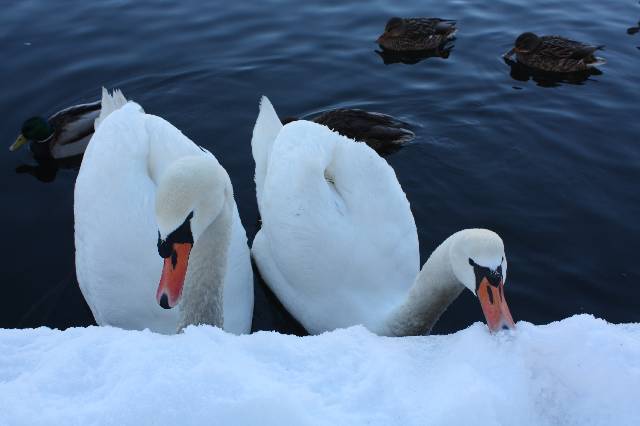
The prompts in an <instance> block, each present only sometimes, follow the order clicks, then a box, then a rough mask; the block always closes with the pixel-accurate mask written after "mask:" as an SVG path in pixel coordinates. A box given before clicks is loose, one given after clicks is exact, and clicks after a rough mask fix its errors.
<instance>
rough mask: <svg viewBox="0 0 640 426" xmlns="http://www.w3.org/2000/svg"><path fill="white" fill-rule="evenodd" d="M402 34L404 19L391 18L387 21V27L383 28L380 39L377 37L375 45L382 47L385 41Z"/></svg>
mask: <svg viewBox="0 0 640 426" xmlns="http://www.w3.org/2000/svg"><path fill="white" fill-rule="evenodd" d="M404 32H405V24H404V19H402V18H398V17H393V18H391V19H389V20H388V21H387V25H386V26H385V27H384V32H383V33H382V35H380V37H378V39H377V40H376V43H378V44H380V45H382V44H384V42H385V41H388V40H390V39H393V38H397V37H400V36H402V35H403V34H404Z"/></svg>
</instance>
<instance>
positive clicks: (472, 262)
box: [469, 258, 478, 268]
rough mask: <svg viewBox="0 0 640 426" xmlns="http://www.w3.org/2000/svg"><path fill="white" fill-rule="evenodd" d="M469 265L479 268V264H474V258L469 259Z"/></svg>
mask: <svg viewBox="0 0 640 426" xmlns="http://www.w3.org/2000/svg"><path fill="white" fill-rule="evenodd" d="M469 265H471V266H473V267H474V268H475V267H476V266H478V264H477V263H476V262H474V261H473V259H472V258H469Z"/></svg>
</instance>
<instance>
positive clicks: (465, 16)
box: [0, 0, 640, 333]
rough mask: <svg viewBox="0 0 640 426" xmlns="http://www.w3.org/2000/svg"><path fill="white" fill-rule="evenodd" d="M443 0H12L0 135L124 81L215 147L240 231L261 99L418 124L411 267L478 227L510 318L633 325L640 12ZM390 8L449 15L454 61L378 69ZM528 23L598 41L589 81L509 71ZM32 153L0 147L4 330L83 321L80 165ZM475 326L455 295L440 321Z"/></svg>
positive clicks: (4, 43) (412, 168)
mask: <svg viewBox="0 0 640 426" xmlns="http://www.w3.org/2000/svg"><path fill="white" fill-rule="evenodd" d="M443 3H444V2H437V1H417V0H414V1H409V2H403V5H402V6H399V5H397V4H395V2H385V1H377V2H370V1H360V2H345V1H326V2H322V3H318V4H310V3H306V2H305V3H303V2H297V1H263V2H201V1H197V0H185V1H181V2H158V1H135V2H134V1H130V0H108V1H103V2H95V3H94V2H75V1H56V2H50V1H45V0H40V1H9V2H5V4H4V7H3V13H2V15H1V16H0V49H1V51H2V57H3V64H2V66H0V81H2V87H3V90H2V95H3V96H2V97H1V98H0V111H1V112H2V120H1V122H0V136H1V138H0V140H1V141H4V142H3V143H4V144H5V145H6V146H7V147H8V146H9V144H10V143H11V142H12V141H13V140H14V139H15V136H16V135H17V132H18V130H19V128H20V125H21V122H22V121H23V120H24V119H25V118H27V117H28V116H31V115H34V114H50V113H52V112H54V111H56V110H58V109H60V108H62V107H65V106H68V105H71V104H74V103H78V102H85V101H90V100H94V99H96V98H97V96H98V94H99V89H100V87H101V86H106V87H110V88H111V87H119V88H121V89H123V91H124V93H125V94H126V95H127V96H128V97H130V98H131V99H134V100H136V101H138V102H139V103H140V104H141V105H143V107H144V108H145V110H146V111H148V112H150V113H153V114H157V115H160V116H162V117H164V118H166V119H167V120H169V121H170V122H172V123H173V124H174V125H175V126H177V127H178V128H180V129H181V130H182V131H183V132H184V133H185V134H186V135H187V136H189V137H190V138H191V139H193V140H194V141H196V142H197V143H199V144H201V145H203V146H205V147H207V148H208V149H210V150H211V151H212V152H213V153H214V154H215V155H216V156H217V157H218V159H219V160H220V161H221V163H222V164H223V165H224V167H225V168H226V169H227V171H228V172H229V174H230V176H231V179H232V181H233V185H234V189H235V194H236V197H237V201H238V205H239V208H240V214H241V216H242V219H243V222H244V224H245V227H246V228H247V231H248V234H249V237H250V239H252V238H253V236H254V234H255V232H256V230H257V228H256V223H257V207H256V202H255V191H254V185H253V181H252V177H253V169H254V164H253V160H252V158H251V151H250V137H251V130H252V127H253V123H254V121H255V118H256V114H257V106H258V99H259V97H260V95H262V94H266V95H268V96H269V97H270V98H271V100H272V102H273V103H274V105H275V106H276V108H277V110H278V111H279V112H280V114H281V115H307V114H313V113H316V112H320V111H323V110H326V109H330V108H335V107H344V106H349V107H358V108H364V109H368V110H373V111H379V112H384V113H388V114H392V115H395V116H397V117H398V118H400V119H403V120H405V121H408V122H410V123H412V125H413V126H414V130H415V132H416V135H417V137H416V139H415V140H414V141H413V142H412V143H411V144H410V145H409V146H407V147H406V148H404V149H403V150H401V151H400V152H398V153H395V154H393V155H391V156H389V157H387V159H388V161H389V163H390V164H391V165H392V166H393V167H394V169H395V170H396V173H397V175H398V179H399V181H400V183H401V184H402V186H403V188H404V190H405V191H406V193H407V196H408V199H409V201H410V202H411V206H412V210H413V213H414V215H415V219H416V223H417V226H418V230H419V237H420V245H421V255H422V259H423V261H424V260H426V258H427V257H428V255H429V254H430V253H431V251H432V250H433V249H434V248H435V247H436V246H437V245H438V244H439V243H440V242H441V241H443V240H444V239H445V238H446V237H447V236H449V235H450V234H452V233H453V232H455V231H457V230H460V229H463V228H468V227H487V228H491V229H493V230H495V231H496V232H498V233H499V234H500V235H501V236H502V237H503V239H504V241H505V244H506V250H507V256H508V259H509V277H508V281H507V297H508V300H509V304H510V306H511V311H512V313H513V314H514V317H515V318H516V319H521V320H527V321H531V322H534V323H547V322H550V321H554V320H558V319H560V318H564V317H566V316H569V315H572V314H575V313H581V312H589V313H593V314H594V315H597V316H600V317H603V318H605V319H607V320H609V321H614V322H620V321H625V322H627V321H640V310H639V309H638V306H640V287H639V286H638V283H639V282H640V262H639V261H638V256H639V255H640V224H639V221H638V218H639V217H640V195H639V194H640V192H639V190H638V188H639V183H640V146H639V145H640V137H639V136H640V124H639V120H638V117H640V115H639V112H640V108H639V105H640V90H638V69H639V66H640V50H639V49H638V47H639V46H640V34H636V32H634V31H629V30H630V29H632V28H634V27H635V26H638V25H640V24H638V19H639V18H640V5H639V4H638V3H637V2H635V1H622V0H619V1H609V2H583V1H578V0H569V1H565V2H555V1H535V2H529V1H521V0H509V1H493V2H470V1H451V2H447V4H443ZM395 15H398V16H421V15H423V16H424V15H433V16H439V17H443V18H451V19H457V20H458V25H459V28H460V30H459V32H458V35H457V39H456V40H455V43H454V46H453V48H452V49H451V50H450V52H449V53H448V57H446V58H441V57H430V58H424V59H422V60H418V61H414V62H417V63H414V64H405V63H402V62H397V61H396V62H395V63H389V64H385V58H383V57H381V56H380V55H379V54H378V53H376V48H377V46H376V45H375V43H374V40H375V39H376V37H377V36H378V35H379V33H380V32H381V31H382V29H383V27H384V24H385V22H386V20H387V19H388V18H389V17H391V16H395ZM527 30H530V31H535V32H537V33H539V34H555V33H559V34H563V35H565V36H568V37H571V38H575V39H578V40H583V41H585V42H590V43H596V44H606V45H607V49H606V51H604V52H602V56H605V57H606V59H607V60H608V64H607V65H606V66H604V67H602V68H601V71H602V73H601V74H599V75H593V76H589V77H588V78H587V79H584V80H582V81H580V79H578V80H576V81H573V80H571V81H562V80H560V81H551V82H549V81H545V80H544V79H542V80H541V79H540V78H537V77H536V76H535V75H532V76H528V75H527V74H526V73H525V74H523V73H522V72H518V70H515V71H514V70H513V69H512V68H510V67H509V66H508V65H507V64H505V63H504V62H503V60H502V59H501V58H500V55H501V54H502V53H503V52H505V51H507V50H508V49H509V48H510V47H511V44H512V42H513V40H514V39H515V37H516V36H517V35H518V34H520V33H521V32H523V31H527ZM387 62H394V61H387ZM25 164H26V165H30V164H31V165H32V164H34V163H33V161H32V160H31V159H30V156H29V153H28V152H27V151H26V150H24V151H23V152H19V153H9V152H8V151H7V150H6V149H0V182H1V183H0V185H1V187H2V194H3V200H4V202H3V208H2V210H0V220H1V222H2V223H3V224H4V226H3V246H2V259H3V260H4V263H3V268H2V270H3V279H2V286H3V290H4V292H3V294H4V296H5V303H4V306H3V309H2V310H0V327H35V326H39V325H47V326H51V327H68V326H79V325H87V324H91V323H92V321H93V319H92V317H91V315H90V312H88V310H87V308H86V306H85V305H84V302H83V299H82V297H81V294H80V292H79V291H78V289H77V283H75V281H74V272H73V271H74V247H73V184H74V180H75V177H76V174H77V172H76V171H75V170H60V171H58V173H57V175H56V176H55V179H54V180H53V181H52V182H50V183H43V182H41V181H40V180H38V179H36V178H34V177H32V176H30V175H29V174H28V173H16V168H18V167H20V166H22V167H21V168H20V170H21V171H26V169H27V168H25V167H24V165H25ZM48 179H51V176H50V173H49V176H48ZM96 190H97V191H99V190H100V188H96ZM256 292H257V293H256V297H257V299H256V313H255V324H254V325H255V327H256V328H259V329H277V330H281V331H296V330H297V329H296V327H295V325H294V324H292V323H291V321H289V320H288V319H287V318H286V316H285V315H284V314H283V313H282V312H281V311H280V310H279V309H278V308H277V305H276V304H275V303H274V302H273V298H272V297H270V296H269V295H268V293H266V292H265V290H264V287H263V286H259V287H258V288H257V290H256ZM481 319H482V313H481V311H480V308H479V306H478V305H477V302H476V301H475V300H474V296H473V295H471V293H469V292H465V293H464V294H463V295H462V296H461V297H460V298H459V299H458V300H457V301H456V302H455V303H454V304H453V305H452V306H451V307H450V309H449V310H448V311H447V312H446V314H445V315H444V317H443V318H442V320H441V322H440V323H439V324H438V326H437V328H436V332H440V333H444V332H451V331H454V330H457V329H460V328H462V327H465V326H467V325H468V324H470V323H472V322H474V321H479V320H481ZM298 331H299V330H298Z"/></svg>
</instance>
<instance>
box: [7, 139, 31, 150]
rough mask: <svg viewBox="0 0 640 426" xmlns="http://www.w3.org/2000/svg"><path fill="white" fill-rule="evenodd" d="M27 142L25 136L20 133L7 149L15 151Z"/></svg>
mask: <svg viewBox="0 0 640 426" xmlns="http://www.w3.org/2000/svg"><path fill="white" fill-rule="evenodd" d="M27 142H28V139H27V138H25V137H24V136H23V135H20V136H18V139H16V141H15V142H14V143H13V144H12V145H11V146H10V147H9V151H16V150H18V149H19V148H20V147H21V146H22V145H24V144H26V143H27Z"/></svg>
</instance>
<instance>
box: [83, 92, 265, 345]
mask: <svg viewBox="0 0 640 426" xmlns="http://www.w3.org/2000/svg"><path fill="white" fill-rule="evenodd" d="M120 96H121V94H120V95H119V94H118V93H116V94H115V95H114V96H110V95H109V94H108V93H106V91H103V102H102V104H103V105H102V111H101V115H100V117H99V118H98V120H96V132H95V134H94V136H93V137H92V139H91V142H90V143H89V146H88V148H87V150H86V153H85V156H84V159H83V162H82V166H81V168H80V172H79V174H78V178H77V181H76V186H75V192H74V215H75V245H76V271H77V276H78V282H79V284H80V289H81V290H82V293H83V295H84V297H85V299H86V300H87V302H88V304H89V306H90V308H91V311H92V312H93V314H94V317H95V320H96V322H97V323H98V324H99V325H112V326H117V327H122V328H127V329H144V328H149V329H151V330H152V331H156V332H161V333H174V332H176V330H178V329H179V328H181V327H182V326H184V325H186V324H187V323H189V319H190V318H197V317H198V316H197V315H195V316H194V315H191V314H192V313H193V310H194V309H196V308H198V307H197V306H196V305H197V303H196V302H194V295H195V294H196V293H198V292H200V293H203V292H204V293H205V294H206V291H204V290H203V289H204V287H205V286H204V285H200V286H196V285H195V284H196V283H202V282H204V281H206V280H207V279H210V278H208V274H209V273H210V272H211V271H208V269H210V267H209V266H208V264H207V259H209V260H210V262H209V263H214V264H217V266H218V271H220V270H222V271H224V276H222V277H217V280H218V282H217V284H218V286H219V287H220V289H222V290H221V291H223V294H221V295H219V296H214V297H213V299H216V300H213V301H211V302H210V303H209V302H207V306H199V309H200V310H202V309H205V308H207V307H213V308H215V307H216V306H217V309H218V310H222V311H223V314H222V313H220V312H213V313H210V314H207V315H209V316H211V317H212V318H210V319H212V321H213V320H217V323H216V321H213V322H214V325H224V329H225V330H227V331H230V332H233V333H246V332H249V331H250V327H251V319H252V312H253V274H252V271H251V264H250V257H249V249H248V247H247V238H246V234H245V231H244V228H243V227H242V224H241V222H240V216H239V214H238V210H237V207H236V205H235V202H234V201H233V191H232V188H231V183H230V181H229V178H228V175H227V174H226V172H225V171H224V169H223V168H222V166H220V165H219V163H218V162H217V160H216V159H215V157H213V155H212V154H210V153H209V152H207V151H205V150H204V149H202V148H200V147H199V146H197V145H196V144H194V143H193V142H192V141H191V140H189V139H188V138H187V137H186V136H184V135H183V134H182V133H181V132H180V131H179V130H178V129H176V128H175V127H174V126H172V125H171V124H170V123H168V122H167V121H165V120H163V119H162V118H160V117H157V116H154V115H150V114H145V113H144V111H143V110H142V108H141V107H140V106H139V105H138V104H136V103H134V102H126V99H124V96H121V97H120ZM210 169H212V170H214V171H215V173H214V174H213V175H212V174H211V172H208V170H210ZM196 173H197V174H196ZM167 176H169V177H167ZM206 179H209V180H208V181H206V182H212V184H217V185H218V186H217V188H218V189H220V188H222V189H220V190H218V189H216V190H215V191H218V192H219V194H218V193H217V192H216V193H212V194H209V193H208V192H207V190H208V188H209V187H210V185H209V186H207V185H204V184H202V183H200V184H199V182H200V181H204V180H206ZM216 179H217V180H216ZM198 185H200V186H198ZM163 188H164V189H163ZM172 188H173V190H172ZM212 192H213V191H212ZM171 194H173V196H172V195H171ZM180 194H181V196H178V195H180ZM185 194H188V195H185ZM189 194H190V195H189ZM216 197H217V198H216ZM216 200H218V201H216ZM220 200H222V201H220ZM189 203H191V205H189ZM216 203H218V204H220V205H221V206H222V207H220V208H219V209H218V210H216V211H214V210H213V209H212V208H209V207H210V206H211V205H214V204H216ZM194 206H195V207H194ZM206 206H209V207H206ZM187 209H193V210H192V212H195V213H194V214H193V215H192V220H191V221H190V225H191V227H192V228H193V234H194V235H193V239H194V243H193V250H192V252H191V255H190V256H188V259H189V266H188V268H187V273H186V278H185V277H183V278H184V292H183V299H184V300H183V302H185V303H184V304H183V303H180V304H179V305H178V308H179V309H163V308H162V307H161V306H160V304H159V303H158V301H157V300H156V296H157V292H158V289H159V288H160V287H159V282H160V279H161V272H162V271H163V259H162V258H161V257H160V256H159V255H158V251H159V248H160V243H161V241H159V235H160V236H161V237H162V238H167V236H168V235H170V234H171V232H172V231H174V230H173V229H171V228H172V226H174V225H175V223H178V222H179V223H178V225H180V223H182V222H186V220H185V218H184V217H179V213H180V212H181V211H182V210H187ZM210 213H212V214H210ZM213 214H215V215H217V216H215V217H214V216H213ZM218 216H219V217H218ZM223 222H224V223H225V224H226V225H225V226H221V225H220V223H223ZM225 227H226V229H224V228H225ZM217 228H223V229H222V230H221V229H217ZM212 235H213V236H214V237H215V236H216V235H222V236H223V238H222V240H224V242H223V243H222V244H223V245H224V247H223V249H219V248H216V242H215V241H213V239H212V238H211V236H212ZM203 236H206V237H203ZM214 250H218V251H220V252H221V254H219V255H216V256H215V259H213V260H211V259H210V258H211V257H212V256H213V255H214ZM180 260H181V261H182V260H183V259H180ZM164 263H165V266H166V264H167V262H166V259H165V262H164ZM165 269H166V268H165ZM162 276H163V277H164V273H163V274H162ZM210 284H211V283H210ZM196 287H198V288H197V289H196ZM196 290H198V291H196ZM215 291H217V290H215ZM215 291H213V293H215ZM219 299H222V300H223V302H220V300H219ZM218 305H219V306H218ZM185 311H187V312H185ZM207 315H205V317H206V316H207ZM207 318H208V317H207ZM222 321H223V323H224V324H222ZM202 322H206V321H202Z"/></svg>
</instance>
